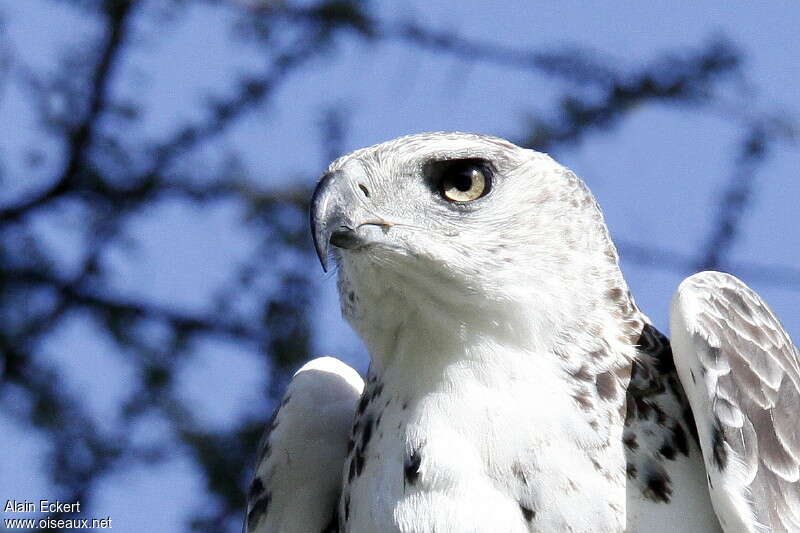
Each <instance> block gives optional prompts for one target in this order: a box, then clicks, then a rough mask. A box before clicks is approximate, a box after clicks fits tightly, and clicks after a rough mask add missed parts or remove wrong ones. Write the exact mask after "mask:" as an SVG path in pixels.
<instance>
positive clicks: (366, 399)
mask: <svg viewBox="0 0 800 533" xmlns="http://www.w3.org/2000/svg"><path fill="white" fill-rule="evenodd" d="M367 405H369V396H368V395H367V394H362V395H361V400H359V402H358V414H363V413H364V410H365V409H366V408H367Z"/></svg>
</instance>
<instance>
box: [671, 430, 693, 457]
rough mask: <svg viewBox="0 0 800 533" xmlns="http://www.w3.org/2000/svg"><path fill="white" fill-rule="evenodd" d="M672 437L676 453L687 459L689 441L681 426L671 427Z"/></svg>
mask: <svg viewBox="0 0 800 533" xmlns="http://www.w3.org/2000/svg"><path fill="white" fill-rule="evenodd" d="M672 437H673V438H672V443H673V444H674V445H675V447H676V448H677V449H678V451H679V452H681V453H682V454H683V455H686V456H687V457H688V455H689V439H688V438H687V437H686V431H684V429H683V426H681V425H680V424H678V423H676V424H675V425H674V426H673V427H672Z"/></svg>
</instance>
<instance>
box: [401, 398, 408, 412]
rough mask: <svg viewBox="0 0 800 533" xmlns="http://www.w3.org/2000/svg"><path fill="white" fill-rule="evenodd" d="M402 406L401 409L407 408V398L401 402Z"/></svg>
mask: <svg viewBox="0 0 800 533" xmlns="http://www.w3.org/2000/svg"><path fill="white" fill-rule="evenodd" d="M402 408H403V411H405V410H406V409H408V400H405V401H404V402H403V405H402Z"/></svg>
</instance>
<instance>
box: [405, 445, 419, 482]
mask: <svg viewBox="0 0 800 533" xmlns="http://www.w3.org/2000/svg"><path fill="white" fill-rule="evenodd" d="M421 463H422V455H420V453H419V452H418V451H417V450H411V453H410V454H409V455H408V457H406V459H405V461H404V462H403V475H404V476H405V480H406V482H407V483H408V484H409V485H413V484H414V483H416V482H417V479H419V465H420V464H421Z"/></svg>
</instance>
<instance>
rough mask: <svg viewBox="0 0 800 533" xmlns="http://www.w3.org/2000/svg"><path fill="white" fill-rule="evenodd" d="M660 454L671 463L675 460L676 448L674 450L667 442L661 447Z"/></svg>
mask: <svg viewBox="0 0 800 533" xmlns="http://www.w3.org/2000/svg"><path fill="white" fill-rule="evenodd" d="M658 453H660V454H661V455H662V456H663V457H664V458H665V459H669V460H670V461H674V460H675V448H673V447H672V446H671V445H670V444H669V443H668V442H665V443H663V444H662V445H661V448H659V449H658Z"/></svg>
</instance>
